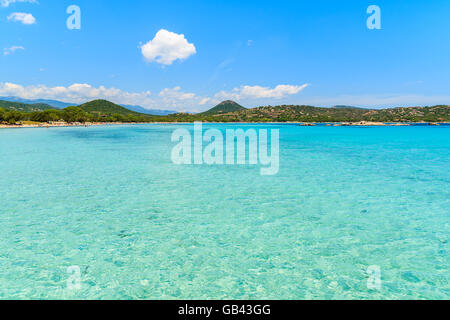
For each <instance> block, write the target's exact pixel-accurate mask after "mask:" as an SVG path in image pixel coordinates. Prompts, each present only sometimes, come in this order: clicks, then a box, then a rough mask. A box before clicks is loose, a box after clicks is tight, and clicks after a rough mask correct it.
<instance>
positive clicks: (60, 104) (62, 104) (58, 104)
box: [0, 97, 77, 109]
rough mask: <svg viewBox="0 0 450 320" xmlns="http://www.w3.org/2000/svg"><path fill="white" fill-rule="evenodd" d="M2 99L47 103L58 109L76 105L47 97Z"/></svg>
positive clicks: (5, 99)
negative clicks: (47, 98)
mask: <svg viewBox="0 0 450 320" xmlns="http://www.w3.org/2000/svg"><path fill="white" fill-rule="evenodd" d="M0 100H4V101H11V102H20V103H26V104H47V105H49V106H52V107H55V108H58V109H64V108H67V107H70V106H76V105H77V104H76V103H67V102H62V101H57V100H46V99H35V100H29V99H22V98H19V97H0Z"/></svg>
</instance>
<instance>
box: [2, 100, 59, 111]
mask: <svg viewBox="0 0 450 320" xmlns="http://www.w3.org/2000/svg"><path fill="white" fill-rule="evenodd" d="M0 108H3V109H4V110H8V111H11V110H14V111H22V112H35V111H45V110H52V109H53V110H54V109H56V108H54V107H52V106H50V105H48V104H45V103H35V104H27V103H21V102H11V101H4V100H0Z"/></svg>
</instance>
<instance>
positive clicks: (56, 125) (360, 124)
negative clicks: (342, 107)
mask: <svg viewBox="0 0 450 320" xmlns="http://www.w3.org/2000/svg"><path fill="white" fill-rule="evenodd" d="M193 123H194V122H134V123H131V122H86V123H37V124H21V125H11V124H0V129H26V128H46V129H47V128H68V127H96V126H116V125H144V124H193ZM202 123H203V124H294V125H298V126H304V127H315V126H327V127H399V126H417V125H422V126H430V127H431V126H440V125H450V123H448V122H439V123H433V122H414V123H403V122H397V123H384V122H370V121H361V122H326V123H324V122H202Z"/></svg>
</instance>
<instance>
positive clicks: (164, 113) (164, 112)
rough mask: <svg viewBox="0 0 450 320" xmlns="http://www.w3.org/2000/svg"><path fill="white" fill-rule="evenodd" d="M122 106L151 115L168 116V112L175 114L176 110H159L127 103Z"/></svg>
mask: <svg viewBox="0 0 450 320" xmlns="http://www.w3.org/2000/svg"><path fill="white" fill-rule="evenodd" d="M121 106H122V107H124V108H127V109H129V110H131V111H135V112H139V113H143V114H149V115H152V116H168V115H169V114H175V113H177V111H171V110H160V109H145V108H142V107H140V106H129V105H124V104H122V105H121Z"/></svg>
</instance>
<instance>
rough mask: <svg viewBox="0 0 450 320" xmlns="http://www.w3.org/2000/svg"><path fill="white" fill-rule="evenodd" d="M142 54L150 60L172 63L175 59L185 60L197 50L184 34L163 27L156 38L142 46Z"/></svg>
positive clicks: (166, 63) (165, 63)
mask: <svg viewBox="0 0 450 320" xmlns="http://www.w3.org/2000/svg"><path fill="white" fill-rule="evenodd" d="M141 51H142V55H143V56H144V58H145V59H146V60H147V61H149V62H152V61H156V62H157V63H160V64H164V65H171V64H172V63H173V62H174V61H175V60H184V59H187V58H188V57H190V56H191V55H193V54H195V53H196V52H197V51H196V49H195V46H194V44H192V43H189V42H188V41H187V40H186V38H185V37H184V35H183V34H176V33H173V32H170V31H167V30H164V29H161V30H159V31H158V33H157V34H156V36H155V38H154V39H153V40H151V41H149V42H147V43H146V44H144V45H142V46H141Z"/></svg>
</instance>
